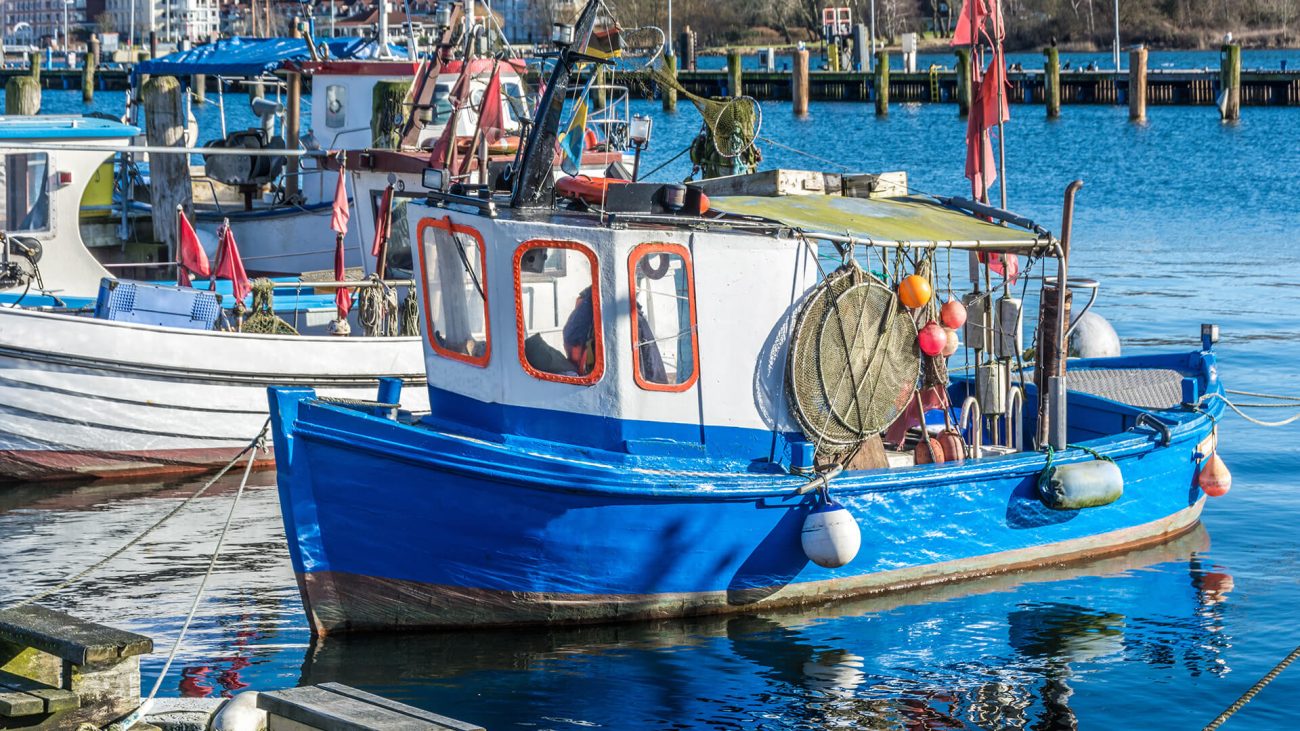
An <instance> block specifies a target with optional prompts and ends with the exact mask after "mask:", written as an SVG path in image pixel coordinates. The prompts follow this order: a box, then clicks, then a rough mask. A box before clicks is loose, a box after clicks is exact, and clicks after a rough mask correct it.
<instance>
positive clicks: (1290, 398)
mask: <svg viewBox="0 0 1300 731" xmlns="http://www.w3.org/2000/svg"><path fill="white" fill-rule="evenodd" d="M1223 390H1224V391H1226V392H1227V393H1230V394H1233V395H1234V396H1250V397H1251V398H1271V399H1276V400H1278V401H1296V402H1300V396H1282V395H1279V394H1276V393H1259V392H1257V391H1242V390H1240V389H1235V388H1225V389H1223Z"/></svg>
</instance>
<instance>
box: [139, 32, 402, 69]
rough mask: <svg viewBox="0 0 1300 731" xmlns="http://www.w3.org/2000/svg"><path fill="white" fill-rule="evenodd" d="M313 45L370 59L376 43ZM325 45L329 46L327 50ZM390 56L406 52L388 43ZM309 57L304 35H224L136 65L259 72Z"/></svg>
mask: <svg viewBox="0 0 1300 731" xmlns="http://www.w3.org/2000/svg"><path fill="white" fill-rule="evenodd" d="M316 48H317V49H320V52H321V53H322V54H325V53H328V56H329V58H330V59H332V60H346V59H372V58H375V57H376V56H377V55H378V53H377V52H378V50H379V47H378V45H377V44H376V43H375V42H374V41H372V40H368V39H365V38H318V39H316ZM325 49H328V51H326V50H325ZM389 50H390V52H391V55H392V57H393V58H399V59H400V58H405V57H406V52H405V51H403V50H402V49H400V48H398V47H396V46H393V45H391V44H390V45H389ZM309 60H311V51H310V50H308V48H307V41H306V39H303V38H239V37H235V38H223V39H221V40H218V41H217V42H216V43H209V44H207V45H203V46H195V47H194V48H191V49H190V50H188V51H180V52H177V53H172V54H169V55H166V56H163V57H162V58H158V59H154V60H152V61H143V62H141V63H139V64H137V65H136V67H135V71H136V73H140V74H154V75H159V76H161V75H168V76H188V75H192V74H210V75H213V76H260V75H262V74H264V73H269V72H271V71H274V70H276V69H278V68H280V67H281V66H283V65H284V64H285V63H287V62H296V63H301V62H303V61H309Z"/></svg>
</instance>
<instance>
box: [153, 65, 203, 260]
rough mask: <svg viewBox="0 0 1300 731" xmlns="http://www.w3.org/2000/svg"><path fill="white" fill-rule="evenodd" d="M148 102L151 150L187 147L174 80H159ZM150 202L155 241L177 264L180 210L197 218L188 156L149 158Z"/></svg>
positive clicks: (182, 106)
mask: <svg viewBox="0 0 1300 731" xmlns="http://www.w3.org/2000/svg"><path fill="white" fill-rule="evenodd" d="M140 96H141V98H142V99H143V101H144V121H145V135H146V136H147V138H148V140H149V144H150V145H151V146H156V147H181V146H183V145H184V143H185V121H186V119H185V97H184V94H183V92H182V90H181V83H180V82H179V81H177V80H176V77H174V76H155V77H153V78H152V79H149V80H148V81H147V82H145V84H144V88H143V89H142V90H141V92H140ZM149 171H150V178H151V179H150V185H149V202H150V204H152V206H153V237H154V240H155V241H162V242H164V243H166V244H167V256H168V258H167V261H175V260H176V257H175V254H176V244H177V228H176V227H177V218H176V207H177V206H181V207H183V208H184V209H185V213H186V215H193V212H194V201H193V199H192V198H191V188H192V186H191V185H190V161H189V156H188V155H183V154H170V153H165V154H158V153H153V154H151V155H149Z"/></svg>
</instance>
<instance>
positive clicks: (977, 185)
mask: <svg viewBox="0 0 1300 731" xmlns="http://www.w3.org/2000/svg"><path fill="white" fill-rule="evenodd" d="M1001 61H1002V57H1001V54H994V56H993V60H991V61H989V67H988V70H987V71H985V72H984V78H983V79H982V80H981V81H978V82H975V83H976V87H977V88H976V89H975V98H974V100H972V103H971V106H970V116H969V117H968V118H967V120H966V177H967V178H969V179H970V183H971V193H972V194H973V195H974V196H975V199H976V200H984V198H985V195H986V193H987V191H988V188H989V186H990V185H992V184H993V181H994V180H996V179H997V177H998V170H997V163H996V162H995V161H994V158H993V145H991V144H990V143H989V132H988V131H989V128H991V127H996V126H998V123H999V122H1005V121H1007V120H1008V119H1010V118H1011V115H1010V113H1009V112H1008V110H1007V92H1006V88H1005V85H1006V83H1007V74H1006V69H1005V68H1003V66H1002V62H1001ZM999 89H1001V93H999Z"/></svg>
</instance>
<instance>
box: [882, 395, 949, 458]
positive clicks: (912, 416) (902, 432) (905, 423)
mask: <svg viewBox="0 0 1300 731" xmlns="http://www.w3.org/2000/svg"><path fill="white" fill-rule="evenodd" d="M918 398H920V399H921V408H922V409H924V410H925V411H934V410H935V409H946V408H949V404H948V392H947V391H946V390H944V388H943V387H942V386H934V387H931V388H927V389H922V390H918V391H916V392H914V393H913V394H912V398H911V399H909V400H908V402H907V406H904V407H903V410H902V411H900V412H899V413H898V418H896V419H894V423H892V424H890V425H889V428H888V429H886V430H885V441H886V442H889V443H890V444H902V443H903V438H904V437H906V436H907V430H908V429H911V428H912V427H914V426H921V422H920V417H919V415H918V414H917V413H916V400H917V399H918Z"/></svg>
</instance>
